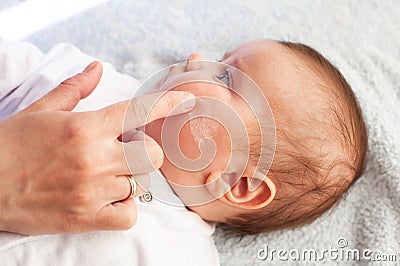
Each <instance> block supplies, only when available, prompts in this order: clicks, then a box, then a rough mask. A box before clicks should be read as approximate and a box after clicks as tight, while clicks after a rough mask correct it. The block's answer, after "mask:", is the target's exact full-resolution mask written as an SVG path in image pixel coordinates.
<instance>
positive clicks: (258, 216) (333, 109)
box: [220, 42, 367, 237]
mask: <svg viewBox="0 0 400 266" xmlns="http://www.w3.org/2000/svg"><path fill="white" fill-rule="evenodd" d="M280 44H281V45H283V47H285V48H286V49H288V51H289V52H291V53H292V55H293V56H295V57H296V58H298V59H300V61H301V62H302V63H301V64H302V67H303V68H304V69H306V70H307V71H310V70H311V71H312V73H313V74H315V75H316V76H317V77H318V79H319V80H320V82H316V83H315V84H314V86H315V87H316V88H315V89H316V90H320V91H323V92H324V93H325V92H326V94H327V95H328V96H326V99H325V101H326V106H328V107H327V108H326V111H325V110H324V111H323V112H324V113H326V119H324V121H320V120H318V119H314V117H313V116H310V117H308V118H307V119H304V121H293V123H294V124H296V125H298V126H299V128H300V127H301V129H302V130H304V129H306V130H307V131H308V130H309V132H312V131H313V130H312V129H313V128H317V127H321V128H325V129H326V128H327V125H329V126H332V127H333V128H330V129H326V130H327V131H330V133H329V135H330V136H331V138H330V139H329V141H330V142H329V143H327V142H326V139H323V137H320V136H318V135H317V134H311V133H310V135H308V136H301V137H299V136H296V134H293V133H292V132H293V131H292V130H293V125H292V124H291V125H285V126H284V127H282V126H281V127H278V123H277V129H276V130H277V131H276V143H277V145H276V151H275V157H274V160H273V162H272V165H271V168H270V171H269V173H268V176H269V177H270V178H271V179H272V180H273V181H274V183H275V185H276V187H277V193H276V195H275V198H274V200H273V201H272V202H271V203H270V204H269V205H267V206H266V207H264V208H262V209H260V210H258V211H256V212H252V213H243V214H240V215H237V216H235V217H230V218H228V219H227V220H226V222H224V223H221V224H220V225H221V226H222V227H223V228H225V229H226V230H227V233H228V235H231V236H232V235H234V236H239V237H243V236H245V235H254V234H258V233H262V232H268V231H275V230H280V229H285V228H293V227H297V226H300V225H304V224H308V223H311V222H313V221H314V220H315V219H316V218H318V217H319V216H321V215H322V214H323V213H325V212H326V211H327V210H329V209H331V208H332V207H333V206H335V205H336V204H337V202H338V201H339V200H340V199H341V198H342V197H343V196H344V195H345V192H346V191H347V190H348V188H349V187H350V186H351V185H352V184H353V183H354V182H355V181H356V180H357V179H358V178H359V177H360V176H361V174H362V171H363V168H364V161H365V155H366V151H367V130H366V126H365V122H364V119H363V116H362V113H361V109H360V106H359V104H358V102H357V99H356V97H355V95H354V93H353V91H352V89H351V87H350V86H349V84H348V83H347V81H346V80H345V78H344V77H343V75H342V74H341V73H340V72H339V71H338V70H337V68H336V67H335V66H333V65H332V64H331V63H330V62H329V61H328V60H327V59H326V58H325V57H324V56H322V55H321V54H320V53H319V52H317V51H316V50H314V49H313V48H311V47H309V46H307V45H304V44H301V43H293V42H280ZM272 111H273V110H272ZM286 123H287V122H286ZM289 126H290V127H289ZM284 128H290V129H291V131H290V132H289V131H288V130H285V129H284ZM316 145H319V147H322V146H323V145H331V146H332V145H335V148H339V149H338V150H340V151H339V152H337V153H334V154H332V153H329V152H323V151H322V150H321V151H317V150H316V148H315V146H316Z"/></svg>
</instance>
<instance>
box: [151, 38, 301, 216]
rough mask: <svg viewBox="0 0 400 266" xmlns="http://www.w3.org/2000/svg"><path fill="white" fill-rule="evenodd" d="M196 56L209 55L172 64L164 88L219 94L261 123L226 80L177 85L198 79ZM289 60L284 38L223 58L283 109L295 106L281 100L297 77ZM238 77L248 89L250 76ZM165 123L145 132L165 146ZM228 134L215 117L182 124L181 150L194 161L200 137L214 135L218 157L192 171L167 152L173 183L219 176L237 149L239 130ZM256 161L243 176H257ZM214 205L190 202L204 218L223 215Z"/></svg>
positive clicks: (217, 72)
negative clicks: (180, 64)
mask: <svg viewBox="0 0 400 266" xmlns="http://www.w3.org/2000/svg"><path fill="white" fill-rule="evenodd" d="M196 60H206V58H203V57H202V56H201V55H199V54H192V55H190V56H189V57H188V60H187V63H186V66H184V67H175V68H171V69H170V71H169V73H168V75H167V76H166V77H165V78H164V79H163V80H162V81H161V82H160V84H159V85H160V86H162V87H164V89H171V87H172V86H173V85H175V86H174V87H173V90H184V91H190V92H192V93H193V94H195V95H196V96H198V97H210V98H214V99H216V100H218V101H220V102H222V103H225V104H226V105H228V106H230V107H231V108H232V109H234V110H235V111H236V112H237V113H238V114H239V115H240V118H241V119H242V121H243V123H244V124H245V126H250V125H253V124H255V123H257V120H256V117H255V116H254V115H253V113H252V112H251V109H250V108H249V106H247V104H246V103H245V102H244V101H243V99H242V98H241V97H240V96H239V95H238V94H236V93H235V92H234V91H232V90H229V89H227V88H226V87H224V86H222V84H221V86H219V85H217V84H213V83H207V82H189V83H185V84H183V85H178V86H176V84H179V82H180V81H187V80H190V79H191V78H194V79H196V77H197V75H198V73H199V71H201V70H202V69H201V67H202V65H201V64H198V62H196ZM289 60H292V58H291V57H290V56H289V53H288V52H287V50H286V49H285V48H283V47H282V46H281V45H280V44H279V43H277V42H275V41H264V40H263V41H253V42H249V43H246V44H244V45H242V46H240V47H239V48H237V49H236V50H234V51H232V52H231V53H227V54H225V56H224V57H223V59H222V61H221V62H222V63H224V64H227V65H231V66H234V67H235V68H237V69H239V70H240V71H242V72H244V73H245V74H246V75H248V76H249V77H250V78H251V79H252V80H253V81H254V82H255V83H256V84H257V85H258V86H259V88H260V89H261V90H262V92H263V94H264V96H265V97H266V98H267V100H268V101H269V104H270V105H271V107H272V109H273V110H274V108H273V107H274V106H278V108H279V106H281V108H284V107H283V105H285V106H286V105H288V106H289V105H290V104H289V103H284V101H282V93H286V94H290V92H284V91H282V89H281V88H287V87H291V86H289V85H290V84H291V83H293V81H294V80H295V79H297V78H296V75H295V74H294V73H295V72H296V70H295V69H294V67H293V64H292V63H289ZM208 71H215V73H212V74H213V75H214V76H215V77H220V76H221V75H223V74H224V72H223V71H224V70H221V69H219V68H215V69H214V70H213V69H210V70H208ZM297 80H298V79H297ZM221 82H224V83H225V82H227V79H226V78H225V79H221ZM234 82H235V87H237V88H239V89H242V90H245V89H246V87H244V86H243V87H241V86H240V85H241V82H243V83H242V84H244V83H245V81H242V80H240V79H239V80H235V81H234ZM292 85H293V84H292ZM296 85H298V84H296ZM278 88H279V89H278ZM256 101H257V100H256ZM260 101H262V99H260ZM260 104H262V103H260ZM196 108H207V106H204V105H202V104H201V103H198V104H197V106H196ZM291 109H292V108H288V109H285V111H286V110H289V111H290V110H291ZM278 111H279V110H278ZM274 114H275V113H274ZM169 119H171V118H169ZM172 119H173V118H172ZM228 119H229V118H228ZM163 122H164V119H160V120H157V121H154V122H153V123H150V124H149V125H147V126H146V129H145V130H146V133H147V134H148V135H150V136H151V137H153V138H154V139H155V140H156V141H157V142H158V143H159V144H160V145H161V146H162V147H163V144H162V141H161V131H162V126H163ZM229 133H230V134H231V135H229V134H228V132H227V131H226V129H225V128H224V126H222V125H221V124H220V123H219V122H217V121H215V120H213V119H210V118H204V117H201V118H194V119H191V121H189V122H187V123H186V124H185V125H184V126H183V127H182V129H181V130H180V133H179V146H180V149H181V152H182V153H183V155H184V156H186V157H187V158H189V159H192V160H195V159H196V158H198V157H199V156H201V152H200V148H199V143H200V140H201V139H203V138H205V137H209V138H212V139H213V141H214V143H215V145H216V154H215V157H214V160H213V162H212V163H211V164H210V165H208V166H207V167H206V168H204V169H202V170H200V171H187V170H185V169H182V168H180V167H176V165H175V164H174V163H173V162H171V161H170V160H169V158H168V156H166V158H165V160H164V163H163V165H162V167H161V171H162V172H163V174H164V175H165V177H166V178H167V179H168V180H169V181H170V182H173V183H176V184H179V185H185V186H199V185H204V184H207V183H209V182H211V181H213V180H215V179H217V178H219V177H220V176H221V174H223V173H224V172H225V171H226V167H227V165H228V163H229V160H230V154H231V148H232V144H231V140H232V139H237V138H235V136H233V137H232V134H235V132H229ZM254 135H257V134H254ZM172 137H173V136H172ZM250 142H254V141H252V140H250ZM256 142H257V141H256ZM164 145H165V143H164ZM163 148H165V147H163ZM256 165H257V162H256V161H252V160H250V161H248V163H247V165H246V167H245V169H244V172H243V175H242V176H248V177H251V176H253V174H254V172H255V168H256ZM179 196H180V197H181V199H182V200H183V201H184V202H186V201H187V200H186V199H185V197H187V196H188V195H179ZM214 207H215V206H214V205H213V204H205V205H203V206H196V207H191V209H192V210H194V211H196V212H197V213H198V214H200V216H202V217H203V218H205V219H208V220H218V219H217V218H215V217H211V216H215V214H210V213H212V210H210V209H212V208H214ZM225 214H227V213H225ZM210 215H211V216H210ZM227 215H229V214H227Z"/></svg>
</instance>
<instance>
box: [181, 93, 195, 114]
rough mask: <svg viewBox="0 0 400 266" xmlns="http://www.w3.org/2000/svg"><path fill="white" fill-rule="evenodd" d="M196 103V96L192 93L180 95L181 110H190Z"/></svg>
mask: <svg viewBox="0 0 400 266" xmlns="http://www.w3.org/2000/svg"><path fill="white" fill-rule="evenodd" d="M195 105H196V98H195V96H194V95H193V94H192V93H185V94H184V95H182V110H183V111H184V112H187V111H190V110H192V109H193V107H194V106H195Z"/></svg>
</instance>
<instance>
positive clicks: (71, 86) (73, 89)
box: [60, 74, 84, 100]
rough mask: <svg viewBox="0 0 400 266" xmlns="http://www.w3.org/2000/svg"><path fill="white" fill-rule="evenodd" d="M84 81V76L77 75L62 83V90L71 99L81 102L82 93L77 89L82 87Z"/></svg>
mask: <svg viewBox="0 0 400 266" xmlns="http://www.w3.org/2000/svg"><path fill="white" fill-rule="evenodd" d="M83 81H84V80H83V77H82V75H80V74H77V75H75V76H72V77H70V78H68V79H66V80H64V81H63V82H61V84H60V89H61V90H63V91H64V92H65V93H67V94H68V95H69V97H70V98H72V99H74V100H80V98H81V93H80V91H79V90H78V89H77V87H79V86H81V85H82V82H83Z"/></svg>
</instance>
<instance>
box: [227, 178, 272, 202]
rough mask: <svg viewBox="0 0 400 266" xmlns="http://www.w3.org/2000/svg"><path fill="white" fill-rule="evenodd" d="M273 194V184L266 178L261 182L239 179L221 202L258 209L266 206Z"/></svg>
mask: <svg viewBox="0 0 400 266" xmlns="http://www.w3.org/2000/svg"><path fill="white" fill-rule="evenodd" d="M275 194H276V187H275V184H274V182H272V180H271V179H270V178H269V177H268V176H266V177H265V178H264V179H263V180H261V179H257V178H252V177H241V178H240V179H239V180H238V181H237V182H236V184H234V185H233V186H232V187H231V189H230V190H229V191H228V192H227V193H226V194H225V195H224V197H223V198H221V200H223V201H224V202H226V203H228V204H229V205H232V206H236V207H241V208H245V209H260V208H263V207H265V206H267V205H268V204H269V203H270V202H271V201H272V200H273V199H274V197H275Z"/></svg>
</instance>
